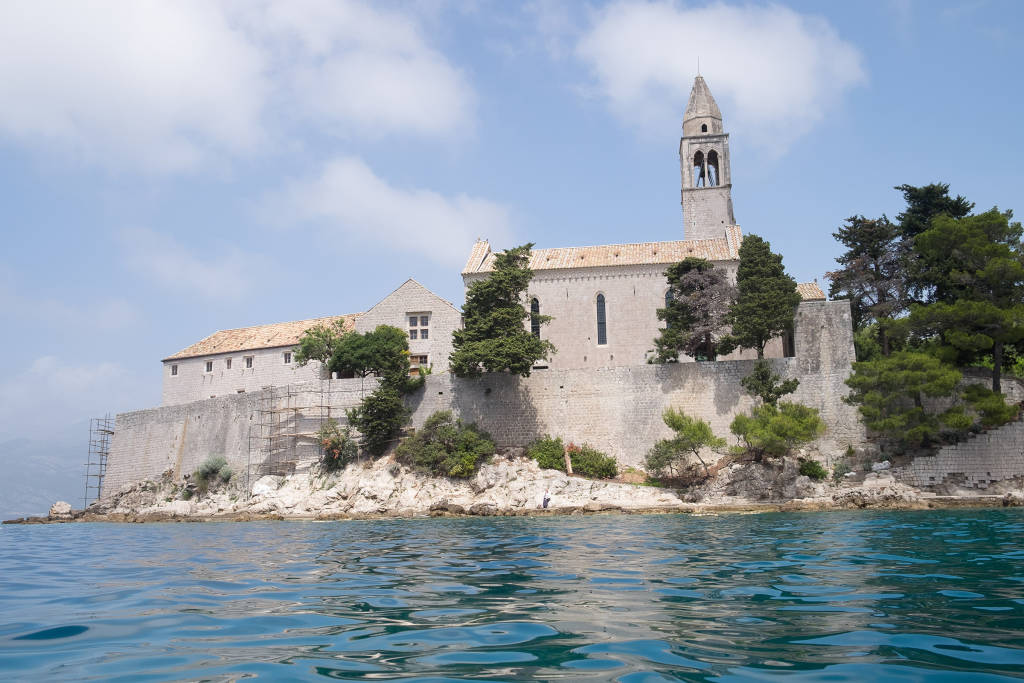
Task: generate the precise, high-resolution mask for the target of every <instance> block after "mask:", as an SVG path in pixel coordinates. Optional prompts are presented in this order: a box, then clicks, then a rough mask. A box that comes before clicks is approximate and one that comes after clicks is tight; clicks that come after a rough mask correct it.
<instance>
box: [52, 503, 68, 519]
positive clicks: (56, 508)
mask: <svg viewBox="0 0 1024 683" xmlns="http://www.w3.org/2000/svg"><path fill="white" fill-rule="evenodd" d="M50 519H71V503H68V502H66V501H63V500H58V501H57V502H56V503H54V504H53V505H51V506H50Z"/></svg>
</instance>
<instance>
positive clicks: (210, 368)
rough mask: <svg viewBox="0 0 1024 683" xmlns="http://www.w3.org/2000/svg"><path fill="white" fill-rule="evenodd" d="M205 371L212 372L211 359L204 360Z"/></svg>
mask: <svg viewBox="0 0 1024 683" xmlns="http://www.w3.org/2000/svg"><path fill="white" fill-rule="evenodd" d="M206 371H207V372H213V361H212V360H208V361H206Z"/></svg>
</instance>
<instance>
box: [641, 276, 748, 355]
mask: <svg viewBox="0 0 1024 683" xmlns="http://www.w3.org/2000/svg"><path fill="white" fill-rule="evenodd" d="M665 277H667V278H668V285H669V300H668V301H667V302H666V305H665V308H659V309H658V311H657V315H658V320H664V321H665V327H664V328H663V329H662V330H660V332H659V334H658V338H657V339H655V340H654V345H655V348H656V350H657V355H656V356H655V357H654V358H653V359H652V360H653V362H655V363H668V362H672V361H675V360H678V359H679V354H680V353H683V354H686V355H688V356H691V357H693V358H696V359H698V360H714V358H715V338H716V336H718V335H720V334H721V331H722V329H723V328H724V327H725V324H726V315H727V314H728V312H729V304H730V303H731V302H732V298H733V296H734V288H733V287H732V285H730V284H729V282H728V280H727V279H726V276H725V273H724V271H722V270H721V269H719V268H715V266H714V264H712V263H711V262H710V261H707V260H705V259H701V258H687V259H684V260H683V261H680V262H679V263H676V264H675V265H672V266H670V267H669V269H668V270H666V271H665Z"/></svg>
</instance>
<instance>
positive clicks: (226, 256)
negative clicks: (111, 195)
mask: <svg viewBox="0 0 1024 683" xmlns="http://www.w3.org/2000/svg"><path fill="white" fill-rule="evenodd" d="M118 240H119V242H120V244H121V248H122V252H123V253H122V257H123V263H124V265H125V266H126V267H127V268H129V269H130V270H134V271H135V272H137V273H139V274H140V275H142V276H143V277H145V278H147V279H149V280H151V281H153V282H155V283H156V284H158V285H160V286H162V287H165V288H167V289H171V290H176V291H183V292H188V293H192V294H198V295H199V296H201V297H203V298H206V299H237V298H239V297H240V296H242V295H243V294H245V293H246V292H247V291H248V290H249V288H250V287H251V286H252V284H253V280H252V274H253V273H256V272H259V271H260V270H261V266H262V264H263V260H262V257H260V256H257V255H255V254H247V253H245V252H242V251H241V250H239V249H237V248H235V247H223V248H220V247H218V249H217V254H218V257H217V258H216V259H212V258H202V257H200V256H198V255H196V254H195V253H193V251H191V250H189V249H187V248H186V247H184V246H183V245H181V244H180V243H178V242H177V241H175V240H174V239H173V238H171V237H168V236H167V235H162V234H160V233H158V232H155V231H153V230H147V229H144V228H135V229H130V230H124V231H122V232H121V233H120V235H118Z"/></svg>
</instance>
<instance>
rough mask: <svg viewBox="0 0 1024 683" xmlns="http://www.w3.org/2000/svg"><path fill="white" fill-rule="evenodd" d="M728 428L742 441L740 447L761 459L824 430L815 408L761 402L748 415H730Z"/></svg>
mask: <svg viewBox="0 0 1024 683" xmlns="http://www.w3.org/2000/svg"><path fill="white" fill-rule="evenodd" d="M729 430H730V431H731V432H732V433H733V434H735V435H736V436H738V437H739V438H740V439H741V440H742V441H743V443H744V447H743V448H742V449H741V450H743V451H745V452H746V453H748V454H751V455H753V456H754V459H755V460H761V459H762V458H764V457H765V456H783V455H786V454H787V453H789V452H790V451H791V450H793V449H794V448H796V447H797V446H799V445H800V444H802V443H807V442H808V441H812V440H814V439H815V438H817V437H818V436H819V435H820V434H822V433H823V432H824V431H825V423H824V422H823V421H822V420H821V417H820V416H819V415H818V411H817V410H816V409H814V408H811V407H809V406H805V405H801V404H799V403H779V404H778V405H773V404H771V403H763V404H761V405H759V406H755V407H754V408H753V409H752V410H751V411H750V414H749V415H746V414H743V413H740V414H739V415H737V416H736V417H735V418H733V421H732V424H730V425H729Z"/></svg>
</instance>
